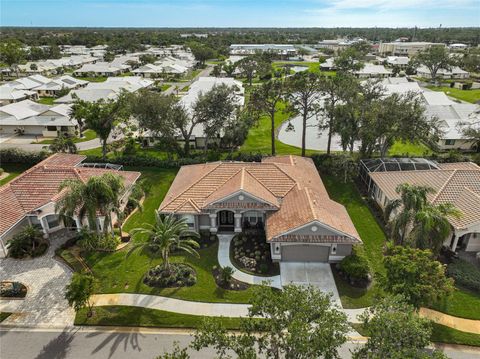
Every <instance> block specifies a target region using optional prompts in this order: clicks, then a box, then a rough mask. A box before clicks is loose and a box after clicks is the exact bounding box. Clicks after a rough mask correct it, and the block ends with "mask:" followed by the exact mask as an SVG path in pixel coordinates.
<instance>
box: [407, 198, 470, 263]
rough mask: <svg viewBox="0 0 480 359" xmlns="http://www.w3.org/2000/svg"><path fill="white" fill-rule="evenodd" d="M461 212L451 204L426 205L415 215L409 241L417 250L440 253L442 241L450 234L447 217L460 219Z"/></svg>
mask: <svg viewBox="0 0 480 359" xmlns="http://www.w3.org/2000/svg"><path fill="white" fill-rule="evenodd" d="M460 215H461V212H460V211H459V210H458V209H457V208H456V207H455V206H454V205H453V204H451V203H442V204H439V205H432V204H430V203H427V204H426V205H425V206H424V207H423V208H422V209H421V210H420V211H418V212H417V213H416V215H415V219H414V221H415V224H414V228H413V230H412V232H411V233H410V240H411V241H412V243H415V246H416V247H417V248H421V249H431V250H432V252H433V253H434V254H438V253H439V252H440V248H441V247H442V244H443V241H444V240H445V238H447V236H448V235H449V234H450V232H451V225H450V223H449V222H448V217H456V218H458V217H460Z"/></svg>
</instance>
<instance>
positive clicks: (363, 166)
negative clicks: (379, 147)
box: [358, 158, 440, 192]
mask: <svg viewBox="0 0 480 359" xmlns="http://www.w3.org/2000/svg"><path fill="white" fill-rule="evenodd" d="M439 168H440V167H439V166H438V163H437V162H435V161H432V160H427V159H425V158H367V159H364V160H360V166H359V173H358V175H359V176H360V178H361V180H362V181H363V183H365V186H366V187H367V189H368V191H369V192H370V186H371V181H372V180H371V178H370V176H369V174H370V173H372V172H392V171H425V170H438V169H439Z"/></svg>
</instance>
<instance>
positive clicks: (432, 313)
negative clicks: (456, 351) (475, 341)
mask: <svg viewBox="0 0 480 359" xmlns="http://www.w3.org/2000/svg"><path fill="white" fill-rule="evenodd" d="M419 314H420V316H421V317H424V318H427V319H430V320H431V321H433V322H435V323H437V324H441V325H444V326H446V327H449V328H453V329H457V330H460V331H462V332H467V333H473V334H480V320H473V319H465V318H459V317H454V316H451V315H448V314H445V313H442V312H437V311H436V310H433V309H428V308H420V313H419Z"/></svg>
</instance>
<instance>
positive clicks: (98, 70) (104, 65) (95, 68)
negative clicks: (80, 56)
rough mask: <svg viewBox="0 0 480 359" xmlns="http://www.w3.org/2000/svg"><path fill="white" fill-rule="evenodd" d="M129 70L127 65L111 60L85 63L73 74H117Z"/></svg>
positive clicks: (93, 75) (94, 75)
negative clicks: (113, 63) (116, 63)
mask: <svg viewBox="0 0 480 359" xmlns="http://www.w3.org/2000/svg"><path fill="white" fill-rule="evenodd" d="M128 70H129V67H128V66H125V65H112V64H111V63H109V62H96V63H94V64H85V65H83V66H82V67H81V68H79V69H77V70H75V71H74V72H73V75H75V76H84V77H90V76H92V77H96V76H117V75H121V74H122V73H124V72H127V71H128Z"/></svg>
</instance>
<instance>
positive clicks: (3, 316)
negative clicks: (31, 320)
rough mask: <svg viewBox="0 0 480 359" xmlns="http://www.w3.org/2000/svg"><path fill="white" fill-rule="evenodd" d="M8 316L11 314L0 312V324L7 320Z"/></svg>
mask: <svg viewBox="0 0 480 359" xmlns="http://www.w3.org/2000/svg"><path fill="white" fill-rule="evenodd" d="M10 314H12V313H7V312H0V323H1V322H3V321H4V320H5V319H7V318H8V317H9V316H10Z"/></svg>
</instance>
